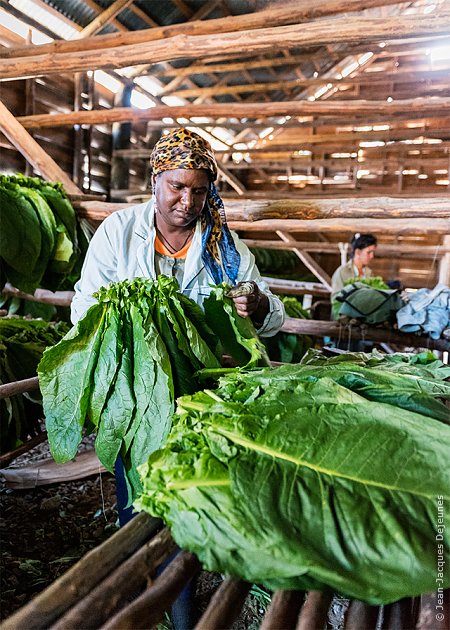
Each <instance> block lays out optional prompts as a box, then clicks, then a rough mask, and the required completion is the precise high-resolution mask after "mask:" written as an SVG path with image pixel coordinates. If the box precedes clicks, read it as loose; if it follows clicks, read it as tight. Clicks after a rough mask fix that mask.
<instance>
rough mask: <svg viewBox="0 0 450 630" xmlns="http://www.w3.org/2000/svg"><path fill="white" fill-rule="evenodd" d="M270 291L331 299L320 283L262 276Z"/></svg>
mask: <svg viewBox="0 0 450 630" xmlns="http://www.w3.org/2000/svg"><path fill="white" fill-rule="evenodd" d="M262 279H263V280H264V281H265V282H267V284H268V285H269V289H270V290H271V291H273V292H274V293H279V294H281V295H317V296H323V297H329V296H330V292H329V291H328V289H326V288H325V287H324V286H323V284H322V283H320V282H300V281H299V280H284V279H282V278H269V277H268V276H262Z"/></svg>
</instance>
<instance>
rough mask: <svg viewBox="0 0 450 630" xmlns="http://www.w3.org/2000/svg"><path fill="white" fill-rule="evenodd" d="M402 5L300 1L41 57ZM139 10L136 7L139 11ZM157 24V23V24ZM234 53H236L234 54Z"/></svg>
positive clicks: (62, 48) (66, 47) (18, 52)
mask: <svg viewBox="0 0 450 630" xmlns="http://www.w3.org/2000/svg"><path fill="white" fill-rule="evenodd" d="M392 4H398V0H346V1H343V0H327V1H326V0H322V1H320V2H317V1H316V2H315V3H314V4H312V3H311V2H309V0H297V2H295V4H289V5H288V6H283V7H277V8H272V9H266V10H264V11H257V12H252V13H247V14H244V15H239V16H228V17H225V18H218V19H215V20H208V21H207V22H202V21H193V22H189V21H188V22H186V23H184V24H174V25H171V26H161V27H159V28H154V29H151V30H141V31H131V32H128V33H112V34H108V35H100V36H98V37H95V38H91V39H90V40H88V41H86V42H85V46H84V47H80V45H77V44H76V42H74V41H65V42H53V43H51V44H43V45H41V46H40V47H39V49H40V52H41V54H50V53H51V54H54V53H60V52H61V53H62V52H81V51H83V50H86V49H88V48H89V49H90V50H106V49H107V48H113V47H115V46H119V45H125V44H131V45H136V44H142V43H146V42H149V41H154V40H157V39H166V38H169V37H173V36H175V35H211V34H215V33H224V32H236V31H242V30H247V29H258V28H264V27H265V26H267V24H271V25H272V26H282V25H286V24H295V23H297V22H302V21H305V20H312V19H315V18H318V17H323V16H325V15H333V14H337V13H342V12H347V11H359V10H363V9H368V8H370V7H379V6H385V5H392ZM137 9H138V7H137V6H136V7H133V10H134V11H135V12H136V11H137ZM152 22H153V25H154V24H155V23H154V21H152ZM36 48H37V47H36V46H35V45H28V46H21V47H18V48H14V49H12V50H9V51H2V53H1V54H0V56H2V57H3V56H5V57H24V56H33V55H35V54H36ZM233 52H234V51H233Z"/></svg>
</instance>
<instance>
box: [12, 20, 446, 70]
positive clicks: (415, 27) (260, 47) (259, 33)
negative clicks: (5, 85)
mask: <svg viewBox="0 0 450 630" xmlns="http://www.w3.org/2000/svg"><path fill="white" fill-rule="evenodd" d="M223 19H224V20H230V19H231V18H223ZM209 22H212V20H209ZM319 22H320V23H314V22H313V23H305V24H300V25H298V24H296V25H289V26H278V27H268V28H260V29H253V30H247V31H242V32H241V33H240V35H239V37H236V34H235V33H233V32H224V33H215V37H213V38H211V37H210V36H209V35H195V36H192V35H185V36H175V37H171V38H168V39H166V40H163V41H160V40H156V41H147V42H145V43H141V44H133V45H130V44H129V43H127V44H124V45H121V46H116V47H113V48H109V49H107V50H102V51H101V52H98V50H91V49H83V50H79V51H77V52H76V53H75V52H66V53H55V54H53V55H52V57H51V58H49V56H48V55H46V54H42V51H40V54H37V55H35V56H32V57H27V58H24V57H21V58H16V59H2V60H1V61H0V78H1V79H17V78H24V77H32V76H38V75H41V74H51V73H58V72H77V71H82V70H87V69H92V68H97V69H99V68H105V67H106V68H111V67H113V68H119V67H124V66H129V65H133V64H136V63H138V64H139V63H142V62H144V63H145V62H150V61H152V62H157V61H170V60H175V59H196V58H198V57H199V56H202V57H205V56H208V55H213V54H214V55H216V54H217V51H218V50H220V51H222V52H227V51H235V50H236V47H240V48H247V50H248V51H251V52H253V53H254V54H259V53H262V52H265V51H268V50H274V49H275V50H277V49H278V50H279V49H280V48H283V49H292V48H298V47H301V46H312V45H318V44H327V43H330V42H333V43H338V42H340V43H349V42H352V41H353V42H354V41H358V42H373V41H377V40H379V39H383V38H386V37H389V38H390V39H394V38H395V39H402V38H405V37H420V36H428V35H432V34H435V35H439V34H446V33H448V29H449V27H450V13H440V14H436V15H433V16H428V15H427V16H423V15H402V16H396V17H395V18H392V20H390V21H389V22H386V21H385V20H382V19H379V18H367V17H359V16H357V17H346V18H334V19H330V20H326V19H323V20H320V21H319ZM200 24H201V22H200ZM137 32H138V31H137ZM150 32H151V31H150ZM130 34H131V33H124V34H122V33H118V35H121V36H122V37H126V38H127V40H126V41H127V42H129V41H130V40H129V38H128V37H127V36H128V35H130ZM91 39H92V38H91ZM93 39H96V38H95V37H94V38H93ZM84 41H86V42H87V41H88V40H84Z"/></svg>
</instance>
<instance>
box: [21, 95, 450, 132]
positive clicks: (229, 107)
mask: <svg viewBox="0 0 450 630" xmlns="http://www.w3.org/2000/svg"><path fill="white" fill-rule="evenodd" d="M449 109H450V98H449V97H433V98H432V99H429V98H412V99H403V100H398V101H392V102H391V103H388V102H387V101H385V100H384V101H363V100H357V101H350V100H344V101H342V100H327V101H280V102H268V103H257V102H255V103H225V104H224V103H211V104H206V103H205V104H202V105H195V104H191V103H190V104H188V105H176V106H173V107H171V106H169V105H156V106H155V107H151V108H149V109H141V110H139V109H134V108H129V107H117V108H114V109H97V110H93V111H79V112H68V113H67V114H37V115H35V116H20V117H18V119H17V120H18V121H19V122H20V123H21V124H22V125H23V126H24V127H25V128H26V129H43V128H44V127H62V126H67V125H75V124H80V125H81V124H84V125H98V124H112V123H114V122H139V121H147V120H157V121H160V120H162V118H166V117H169V118H174V119H176V118H192V117H207V118H213V119H214V118H264V117H266V118H269V117H271V116H305V115H314V116H317V115H325V116H329V115H333V116H346V117H348V116H349V115H351V114H354V115H356V116H364V115H373V114H383V115H386V116H392V115H395V114H401V113H404V112H405V111H409V112H411V113H413V112H414V113H417V114H418V113H422V114H423V115H431V114H438V113H439V114H442V115H443V116H447V115H448V112H449ZM192 124H193V125H194V124H195V123H192Z"/></svg>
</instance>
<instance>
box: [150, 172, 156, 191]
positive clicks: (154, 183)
mask: <svg viewBox="0 0 450 630" xmlns="http://www.w3.org/2000/svg"><path fill="white" fill-rule="evenodd" d="M150 181H151V183H152V194H155V186H156V175H155V174H154V173H152V175H151V179H150Z"/></svg>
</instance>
